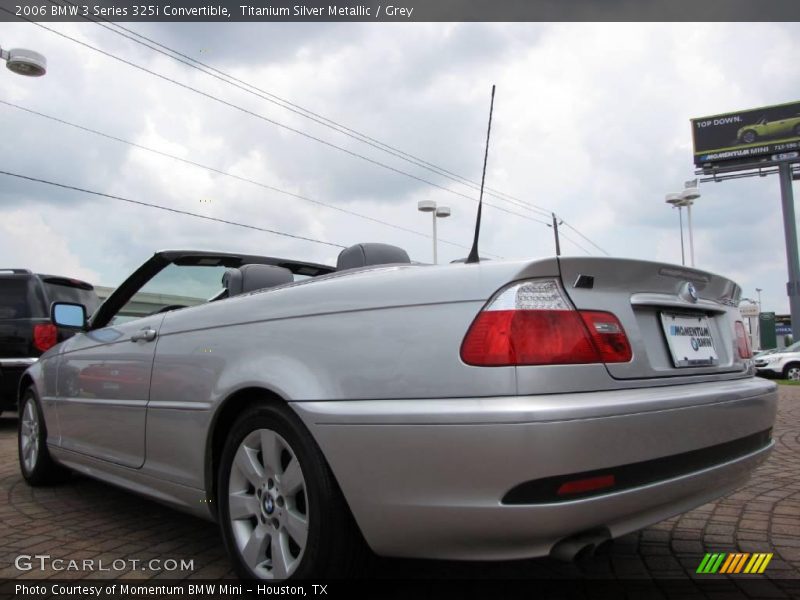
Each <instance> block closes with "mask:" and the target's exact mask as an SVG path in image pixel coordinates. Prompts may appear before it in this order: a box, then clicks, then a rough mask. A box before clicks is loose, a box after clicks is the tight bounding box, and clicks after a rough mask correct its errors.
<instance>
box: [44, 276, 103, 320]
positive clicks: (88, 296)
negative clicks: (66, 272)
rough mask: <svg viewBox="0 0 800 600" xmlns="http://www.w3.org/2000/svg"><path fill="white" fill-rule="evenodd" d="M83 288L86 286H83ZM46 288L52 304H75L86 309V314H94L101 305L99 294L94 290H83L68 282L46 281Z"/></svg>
mask: <svg viewBox="0 0 800 600" xmlns="http://www.w3.org/2000/svg"><path fill="white" fill-rule="evenodd" d="M81 285H82V286H83V287H85V286H86V284H81ZM44 288H45V290H46V292H47V297H48V299H49V300H50V302H51V303H52V302H75V303H77V304H83V305H84V306H85V307H86V314H87V315H91V314H92V313H94V311H95V309H96V308H97V305H98V304H99V302H98V299H97V294H96V293H95V292H94V290H86V289H82V287H75V286H74V285H71V284H70V283H69V281H68V280H62V279H45V280H44Z"/></svg>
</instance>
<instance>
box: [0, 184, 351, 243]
mask: <svg viewBox="0 0 800 600" xmlns="http://www.w3.org/2000/svg"><path fill="white" fill-rule="evenodd" d="M0 175H8V176H9V177H16V178H18V179H25V180H27V181H35V182H36V183H44V184H47V185H52V186H54V187H58V188H63V189H65V190H73V191H76V192H82V193H84V194H91V195H93V196H100V197H102V198H109V199H111V200H119V201H120V202H128V203H129V204H137V205H139V206H147V207H148V208H157V209H159V210H165V211H167V212H171V213H176V214H179V215H186V216H189V217H195V218H198V219H205V220H206V221H215V222H217V223H224V224H225V225H235V226H236V227H244V228H245V229H254V230H256V231H263V232H265V233H272V234H274V235H280V236H283V237H288V238H293V239H295V240H303V241H305V242H312V243H314V244H324V245H325V246H333V247H334V248H346V247H347V246H343V245H342V244H334V243H333V242H326V241H323V240H315V239H314V238H309V237H305V236H302V235H295V234H293V233H286V232H285V231H277V230H275V229H267V228H266V227H257V226H255V225H247V224H245V223H237V222H236V221H228V220H227V219H218V218H217V217H209V216H207V215H201V214H198V213H193V212H189V211H188V210H180V209H178V208H170V207H169V206H162V205H160V204H151V203H149V202H142V201H140V200H131V199H130V198H123V197H122V196H114V195H113V194H105V193H103V192H97V191H94V190H88V189H86V188H81V187H77V186H74V185H67V184H65V183H58V182H55V181H48V180H47V179H39V178H38V177H29V176H28V175H22V174H20V173H11V172H9V171H2V170H0Z"/></svg>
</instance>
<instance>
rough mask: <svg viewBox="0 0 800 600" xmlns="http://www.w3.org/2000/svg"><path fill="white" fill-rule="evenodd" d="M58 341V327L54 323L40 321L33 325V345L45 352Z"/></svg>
mask: <svg viewBox="0 0 800 600" xmlns="http://www.w3.org/2000/svg"><path fill="white" fill-rule="evenodd" d="M57 342H58V329H56V326H55V325H53V324H52V323H40V324H38V325H34V326H33V345H34V346H35V347H36V349H37V350H41V351H42V352H44V351H45V350H49V349H50V348H52V347H53V346H55V345H56V343H57Z"/></svg>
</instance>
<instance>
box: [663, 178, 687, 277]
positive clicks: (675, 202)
mask: <svg viewBox="0 0 800 600" xmlns="http://www.w3.org/2000/svg"><path fill="white" fill-rule="evenodd" d="M665 202H666V203H667V204H671V205H672V208H677V209H678V222H679V223H680V227H681V264H682V265H684V266H686V252H685V251H684V249H683V212H682V210H683V206H684V202H685V200H684V199H683V198H682V197H681V195H680V194H667V196H666V200H665Z"/></svg>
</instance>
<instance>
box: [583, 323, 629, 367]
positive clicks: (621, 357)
mask: <svg viewBox="0 0 800 600" xmlns="http://www.w3.org/2000/svg"><path fill="white" fill-rule="evenodd" d="M580 314H581V318H582V319H583V322H584V323H585V324H586V328H587V329H588V330H589V335H590V336H592V341H594V344H595V346H597V349H598V350H599V351H600V357H601V358H602V359H603V362H607V363H620V362H628V361H629V360H630V359H631V358H632V357H633V352H631V345H630V344H629V343H628V336H627V335H625V330H624V329H623V328H622V323H620V322H619V319H617V317H615V316H614V315H612V314H611V313H608V312H599V311H594V310H582V311H580Z"/></svg>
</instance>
